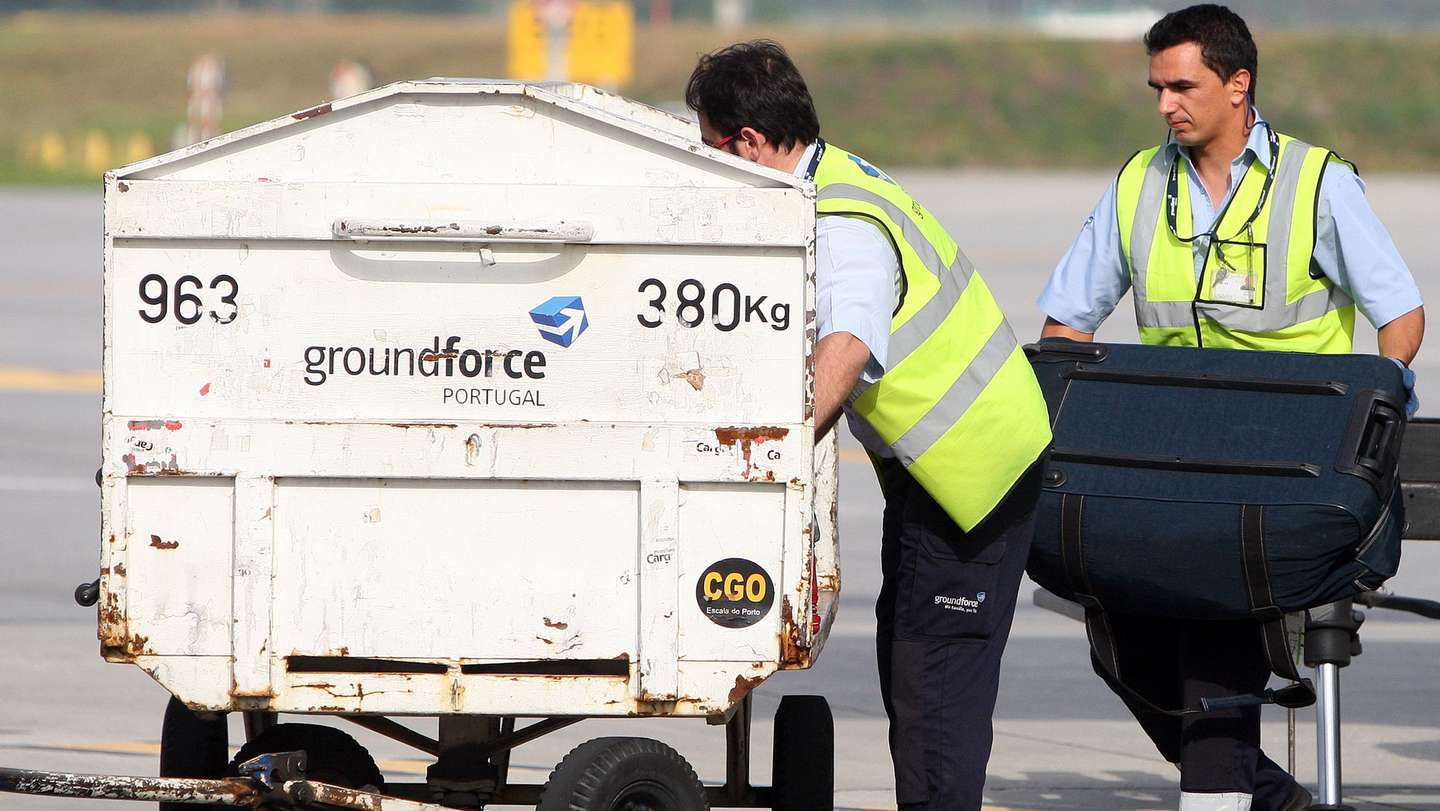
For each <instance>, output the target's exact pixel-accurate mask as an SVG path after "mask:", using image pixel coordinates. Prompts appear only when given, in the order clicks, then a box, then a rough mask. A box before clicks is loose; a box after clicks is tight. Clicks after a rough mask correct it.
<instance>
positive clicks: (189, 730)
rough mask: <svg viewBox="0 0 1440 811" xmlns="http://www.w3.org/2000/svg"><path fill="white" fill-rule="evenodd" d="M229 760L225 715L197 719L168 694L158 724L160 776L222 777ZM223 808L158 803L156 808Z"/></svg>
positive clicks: (169, 810)
mask: <svg viewBox="0 0 1440 811" xmlns="http://www.w3.org/2000/svg"><path fill="white" fill-rule="evenodd" d="M229 762H230V746H229V734H228V731H227V727H226V723H225V715H224V714H223V713H222V714H218V715H216V717H214V718H209V719H206V718H201V717H200V716H198V715H196V714H195V713H193V712H191V711H190V708H189V707H186V706H185V704H184V702H182V701H181V700H180V699H178V698H175V697H174V696H171V697H170V703H169V704H166V705H165V720H164V722H163V723H162V724H161V726H160V776H161V777H204V778H211V779H214V778H220V777H224V776H225V767H226V765H227V764H228V763H229ZM223 807H224V806H219V805H206V806H197V805H187V804H186V803H160V811H194V809H197V808H223Z"/></svg>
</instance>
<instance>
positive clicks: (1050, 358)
mask: <svg viewBox="0 0 1440 811" xmlns="http://www.w3.org/2000/svg"><path fill="white" fill-rule="evenodd" d="M1109 354H1110V347H1109V346H1106V345H1105V344H1099V343H1094V342H1091V341H1075V340H1071V339H1070V338H1058V337H1050V338H1041V339H1040V342H1039V343H1033V344H1026V345H1025V355H1026V357H1028V358H1029V359H1030V362H1031V363H1064V362H1067V361H1068V362H1075V361H1081V362H1086V363H1102V362H1103V361H1104V360H1105V358H1106V357H1108V356H1109Z"/></svg>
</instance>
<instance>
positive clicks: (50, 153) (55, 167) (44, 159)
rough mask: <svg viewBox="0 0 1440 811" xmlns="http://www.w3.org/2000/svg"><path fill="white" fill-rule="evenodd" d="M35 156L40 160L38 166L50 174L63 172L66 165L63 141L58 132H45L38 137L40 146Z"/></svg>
mask: <svg viewBox="0 0 1440 811" xmlns="http://www.w3.org/2000/svg"><path fill="white" fill-rule="evenodd" d="M36 151H37V153H38V154H37V156H36V157H38V158H39V159H40V166H41V167H43V168H44V169H47V170H49V171H51V172H59V171H62V170H64V168H65V163H66V156H65V139H64V138H61V137H60V133H58V132H47V133H45V134H44V135H42V136H40V145H39V147H38V149H37V150H36Z"/></svg>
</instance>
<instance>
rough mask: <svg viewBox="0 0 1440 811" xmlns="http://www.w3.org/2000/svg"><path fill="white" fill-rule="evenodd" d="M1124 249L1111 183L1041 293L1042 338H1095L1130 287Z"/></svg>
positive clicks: (1088, 339)
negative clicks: (1043, 316) (1121, 242)
mask: <svg viewBox="0 0 1440 811" xmlns="http://www.w3.org/2000/svg"><path fill="white" fill-rule="evenodd" d="M1121 253H1122V251H1121V247H1120V226H1119V223H1118V221H1117V218H1116V216H1115V184H1114V183H1113V182H1112V183H1111V184H1110V186H1109V187H1108V188H1107V189H1106V190H1105V194H1104V195H1103V196H1102V197H1101V198H1100V202H1099V203H1096V204H1095V208H1094V209H1093V210H1092V211H1091V212H1090V217H1089V218H1088V219H1086V220H1085V224H1084V225H1083V226H1081V228H1080V233H1079V235H1078V236H1076V237H1075V242H1074V243H1072V244H1071V245H1070V250H1068V251H1066V252H1065V256H1064V258H1062V259H1061V260H1060V264H1058V265H1057V266H1056V267H1055V272H1054V273H1052V274H1050V281H1049V283H1047V284H1046V285H1045V291H1044V292H1043V293H1041V294H1040V300H1039V302H1038V303H1039V305H1040V309H1041V311H1042V312H1044V313H1045V327H1044V328H1043V329H1042V330H1041V331H1040V337H1041V338H1052V337H1059V338H1070V339H1071V340H1075V341H1093V340H1095V330H1097V329H1099V327H1100V323H1101V322H1102V321H1104V320H1105V319H1106V318H1107V317H1108V316H1109V315H1110V312H1111V311H1112V310H1114V309H1115V305H1116V304H1117V303H1119V301H1120V299H1121V298H1123V297H1124V296H1125V291H1126V290H1129V289H1130V273H1129V271H1128V270H1127V269H1126V268H1125V258H1124V257H1123V256H1121Z"/></svg>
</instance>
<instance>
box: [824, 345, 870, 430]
mask: <svg viewBox="0 0 1440 811" xmlns="http://www.w3.org/2000/svg"><path fill="white" fill-rule="evenodd" d="M869 360H870V347H868V346H866V345H865V342H864V341H861V340H860V339H859V338H856V337H855V336H854V335H851V334H850V333H848V332H832V333H830V334H829V335H826V336H825V337H824V338H821V339H820V342H819V343H817V344H815V440H816V441H817V442H818V441H819V440H820V438H821V437H823V436H825V435H826V434H828V433H830V429H831V428H834V427H835V423H836V422H837V421H838V420H839V419H840V407H841V406H843V405H844V404H845V398H847V397H849V396H850V392H851V391H853V390H854V388H855V384H856V383H858V382H860V372H861V371H862V370H864V368H865V363H866V362H867V361H869Z"/></svg>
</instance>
